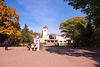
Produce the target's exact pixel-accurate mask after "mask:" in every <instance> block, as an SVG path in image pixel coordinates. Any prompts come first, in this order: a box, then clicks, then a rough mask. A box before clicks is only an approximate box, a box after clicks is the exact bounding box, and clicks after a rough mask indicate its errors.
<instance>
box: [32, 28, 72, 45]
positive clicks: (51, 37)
mask: <svg viewBox="0 0 100 67" xmlns="http://www.w3.org/2000/svg"><path fill="white" fill-rule="evenodd" d="M33 38H34V40H35V39H36V36H34V35H33ZM39 39H40V41H41V42H42V43H57V42H58V41H59V42H60V43H67V42H68V41H71V38H68V37H67V38H66V37H65V36H60V35H58V34H54V33H51V34H48V28H47V26H44V27H43V35H41V36H39Z"/></svg>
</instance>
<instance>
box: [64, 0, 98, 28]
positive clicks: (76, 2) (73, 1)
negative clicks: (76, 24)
mask: <svg viewBox="0 0 100 67" xmlns="http://www.w3.org/2000/svg"><path fill="white" fill-rule="evenodd" d="M64 1H69V3H68V5H71V6H73V9H76V10H77V9H81V11H82V12H84V13H86V14H87V18H88V19H89V20H92V21H93V23H94V24H95V25H96V26H99V25H100V0H64Z"/></svg>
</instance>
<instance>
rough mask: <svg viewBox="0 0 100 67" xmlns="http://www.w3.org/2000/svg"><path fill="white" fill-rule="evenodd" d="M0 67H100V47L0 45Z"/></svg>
mask: <svg viewBox="0 0 100 67" xmlns="http://www.w3.org/2000/svg"><path fill="white" fill-rule="evenodd" d="M0 67H100V49H84V48H67V47H44V49H43V50H41V51H37V52H35V51H28V50H27V48H26V47H9V50H7V51H5V50H4V47H0Z"/></svg>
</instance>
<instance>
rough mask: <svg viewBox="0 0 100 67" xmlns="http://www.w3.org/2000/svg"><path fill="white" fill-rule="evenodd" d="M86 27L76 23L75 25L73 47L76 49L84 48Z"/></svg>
mask: <svg viewBox="0 0 100 67" xmlns="http://www.w3.org/2000/svg"><path fill="white" fill-rule="evenodd" d="M85 33H86V27H85V26H83V25H82V24H80V23H77V24H76V25H75V31H74V46H76V47H84V46H86V39H87V38H86V37H85Z"/></svg>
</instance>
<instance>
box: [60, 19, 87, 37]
mask: <svg viewBox="0 0 100 67" xmlns="http://www.w3.org/2000/svg"><path fill="white" fill-rule="evenodd" d="M77 23H80V24H81V25H83V26H86V24H87V20H86V18H85V17H73V18H70V19H68V20H67V21H65V22H62V23H60V26H59V28H60V29H61V32H64V33H65V34H66V35H67V36H70V37H71V38H73V36H74V30H75V25H76V24H77Z"/></svg>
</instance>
